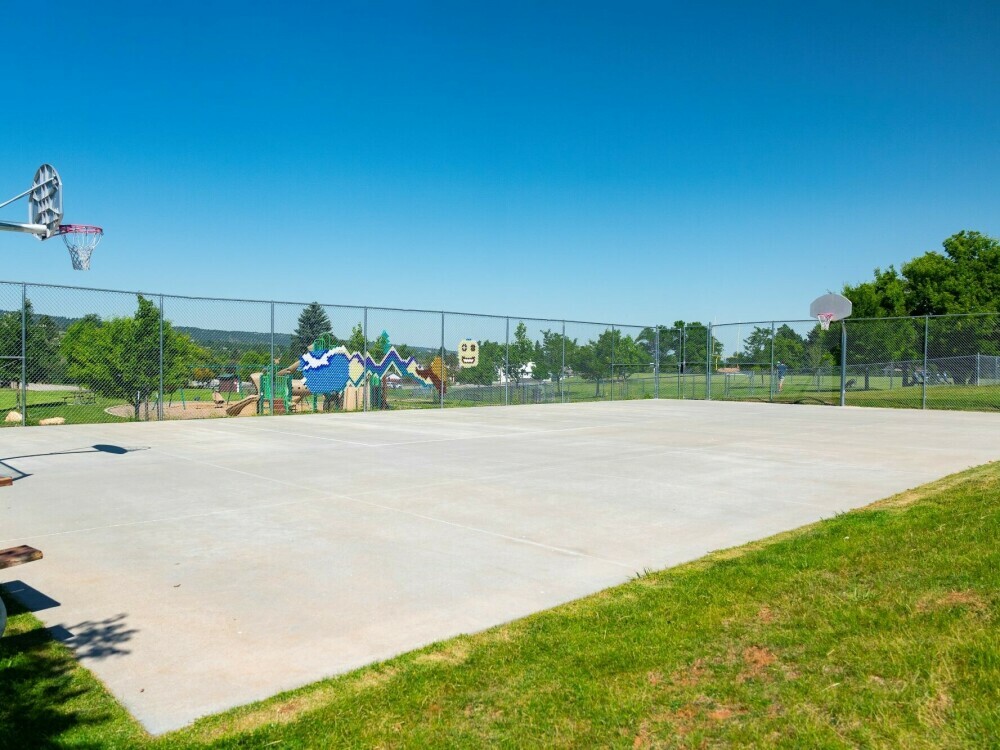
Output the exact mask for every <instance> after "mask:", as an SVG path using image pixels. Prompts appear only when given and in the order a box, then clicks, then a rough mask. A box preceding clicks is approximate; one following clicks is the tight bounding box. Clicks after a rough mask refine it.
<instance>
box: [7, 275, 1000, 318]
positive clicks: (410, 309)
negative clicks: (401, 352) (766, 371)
mask: <svg viewBox="0 0 1000 750" xmlns="http://www.w3.org/2000/svg"><path fill="white" fill-rule="evenodd" d="M3 284H8V285H11V286H20V287H22V288H23V289H24V290H27V288H28V287H36V288H39V289H69V290H73V291H79V292H101V293H105V294H128V295H142V296H143V297H147V298H150V299H155V298H160V299H163V300H166V299H177V300H192V301H201V302H239V303H244V304H258V305H295V306H305V305H309V304H312V302H304V301H297V300H274V299H270V300H269V299H249V298H244V297H204V296H198V295H189V294H167V293H165V292H153V291H143V290H129V289H107V288H103V287H86V286H75V285H72V284H51V283H40V282H34V281H10V280H5V279H0V285H3ZM313 301H316V300H313ZM316 302H317V304H320V305H322V306H323V307H332V308H337V309H343V310H369V311H372V310H374V311H386V312H403V313H421V314H428V315H456V316H457V315H462V316H466V317H477V318H496V319H499V320H519V321H532V322H540V323H559V324H566V323H572V324H574V325H593V326H605V327H607V328H648V329H651V330H653V331H656V330H661V331H679V330H687V329H690V328H719V327H722V326H760V325H777V324H779V323H782V324H783V323H816V321H815V320H814V319H812V318H791V319H785V320H777V319H773V320H736V321H731V322H723V323H697V324H695V323H685V324H684V326H683V327H678V326H668V325H664V324H662V323H661V324H652V325H649V324H637V323H614V322H607V321H596V320H570V319H568V318H546V317H539V316H536V315H495V314H491V313H475V312H464V311H460V310H428V309H423V308H415V307H383V306H379V305H347V304H342V303H336V302H318V301H316ZM989 316H1000V311H996V310H985V311H982V312H970V313H938V314H927V315H895V316H888V317H877V318H847V319H845V321H844V322H845V323H847V325H848V326H850V325H852V324H857V323H863V322H871V321H888V320H924V319H931V318H974V317H980V318H981V317H989ZM817 325H818V324H817Z"/></svg>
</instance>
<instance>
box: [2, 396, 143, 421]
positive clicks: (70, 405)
mask: <svg viewBox="0 0 1000 750" xmlns="http://www.w3.org/2000/svg"><path fill="white" fill-rule="evenodd" d="M26 395H27V400H28V410H27V414H26V416H27V423H28V424H29V425H37V424H38V421H39V420H40V419H47V418H49V417H63V418H64V419H65V420H66V424H93V423H95V422H125V421H128V420H127V419H123V418H121V417H115V416H112V415H111V414H108V413H107V412H105V411H104V410H105V409H106V408H107V407H109V406H116V405H118V404H121V403H123V400H122V399H110V398H105V397H104V396H97V395H94V394H89V393H88V394H81V393H80V392H79V391H71V390H64V391H30V390H29V391H27V393H26ZM20 400H21V395H20V393H19V392H18V391H16V390H12V389H10V388H4V389H2V390H0V426H7V427H9V426H11V425H10V424H8V423H5V422H3V421H2V418H3V417H5V416H6V415H7V412H9V411H10V410H12V409H17V408H18V407H19V404H20ZM18 424H20V423H18Z"/></svg>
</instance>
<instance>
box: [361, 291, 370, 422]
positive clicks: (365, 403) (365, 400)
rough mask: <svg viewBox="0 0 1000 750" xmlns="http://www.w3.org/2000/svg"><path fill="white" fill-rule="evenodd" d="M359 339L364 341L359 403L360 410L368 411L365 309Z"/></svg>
mask: <svg viewBox="0 0 1000 750" xmlns="http://www.w3.org/2000/svg"><path fill="white" fill-rule="evenodd" d="M361 338H363V339H364V340H365V345H364V346H363V347H361V348H362V349H364V351H363V352H362V353H361V357H362V369H361V403H362V407H361V408H362V409H363V410H364V411H366V412H367V411H368V308H367V307H365V314H364V317H363V318H362V322H361Z"/></svg>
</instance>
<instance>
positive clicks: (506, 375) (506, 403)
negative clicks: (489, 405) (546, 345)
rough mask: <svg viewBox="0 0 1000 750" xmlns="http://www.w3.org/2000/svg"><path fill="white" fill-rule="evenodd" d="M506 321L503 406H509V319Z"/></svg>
mask: <svg viewBox="0 0 1000 750" xmlns="http://www.w3.org/2000/svg"><path fill="white" fill-rule="evenodd" d="M506 321H507V338H506V341H505V343H504V347H503V405H504V406H510V318H506Z"/></svg>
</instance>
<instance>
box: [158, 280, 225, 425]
mask: <svg viewBox="0 0 1000 750" xmlns="http://www.w3.org/2000/svg"><path fill="white" fill-rule="evenodd" d="M237 372H239V370H237ZM238 377H239V376H237V378H238ZM237 382H239V381H238V380H237ZM156 418H157V420H159V421H160V422H162V421H163V295H162V294H161V295H160V392H159V393H158V394H157V399H156Z"/></svg>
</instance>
